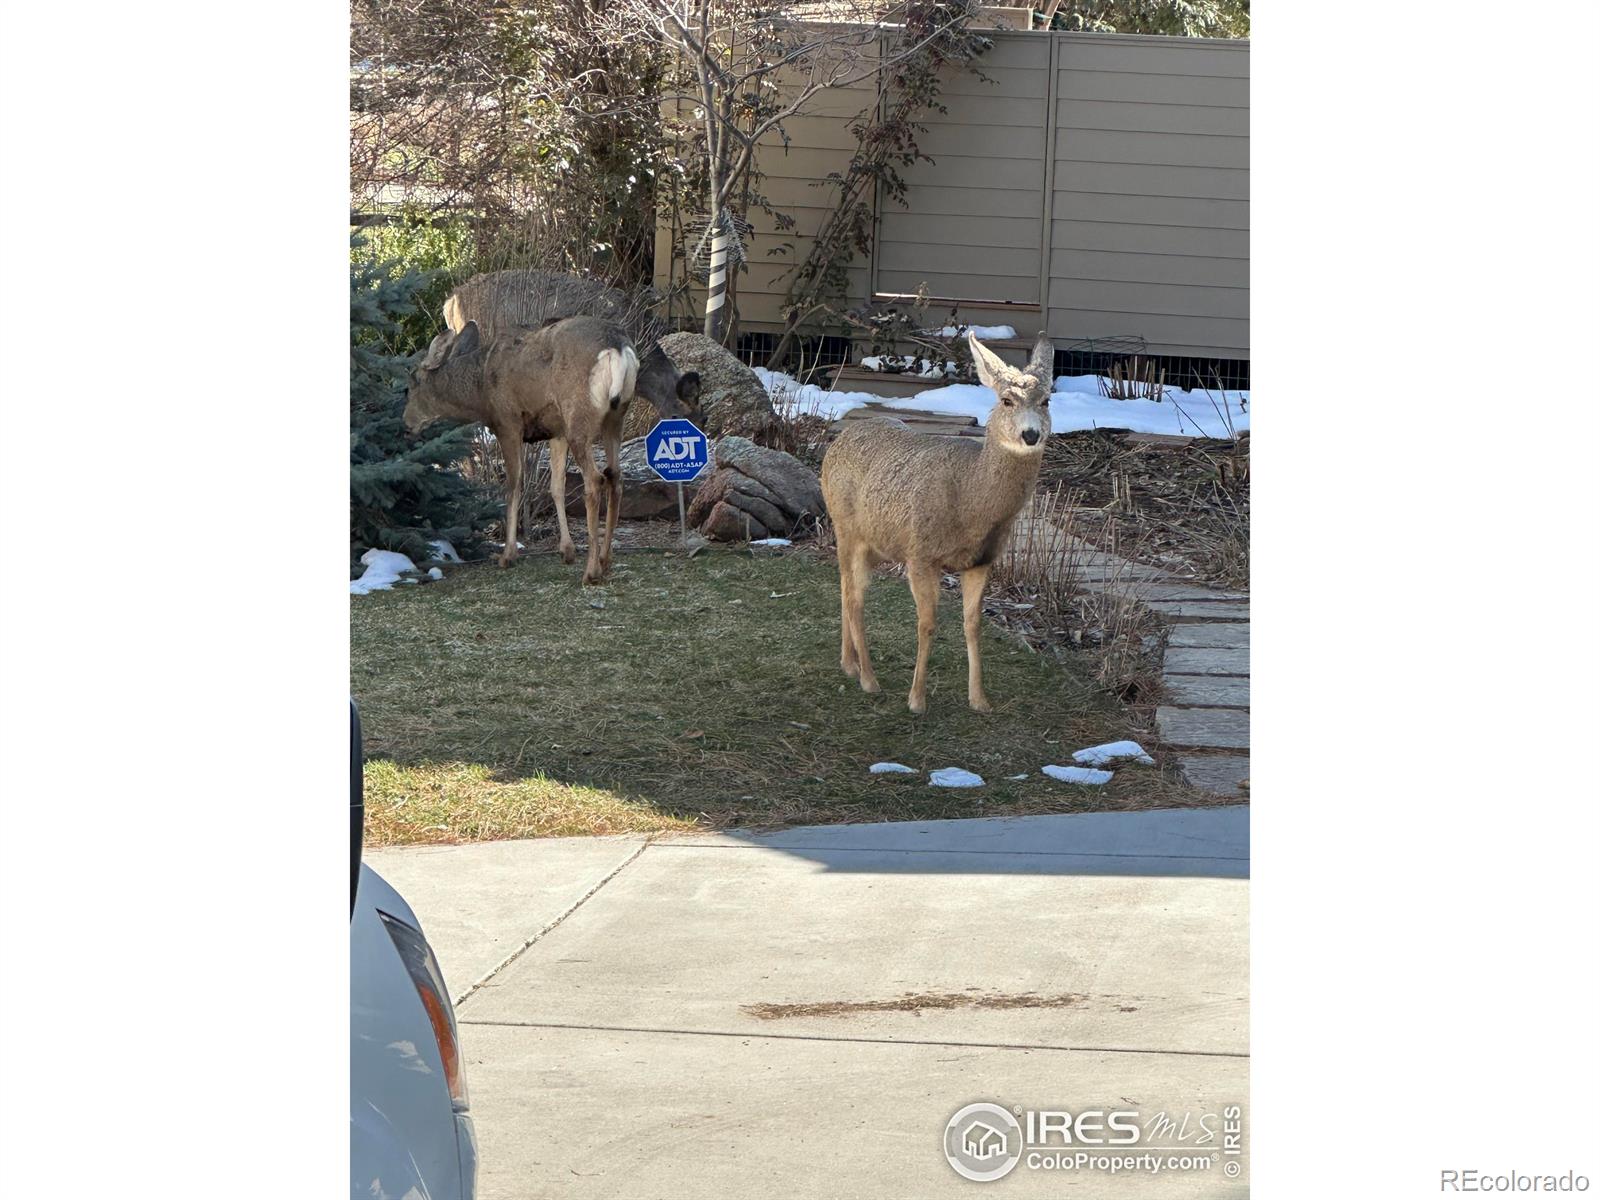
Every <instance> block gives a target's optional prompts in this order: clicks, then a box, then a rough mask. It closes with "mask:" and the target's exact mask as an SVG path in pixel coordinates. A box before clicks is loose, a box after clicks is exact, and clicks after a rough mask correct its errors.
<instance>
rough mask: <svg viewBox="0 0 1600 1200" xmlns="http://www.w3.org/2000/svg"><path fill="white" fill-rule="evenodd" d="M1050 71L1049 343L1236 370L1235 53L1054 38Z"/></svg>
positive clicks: (1243, 195)
mask: <svg viewBox="0 0 1600 1200" xmlns="http://www.w3.org/2000/svg"><path fill="white" fill-rule="evenodd" d="M1056 67H1057V71H1058V74H1057V80H1056V100H1055V122H1056V124H1055V136H1054V145H1053V147H1052V149H1053V151H1054V154H1055V165H1054V171H1053V175H1052V179H1051V197H1050V211H1051V223H1050V278H1049V286H1048V289H1047V294H1046V304H1047V312H1046V319H1047V322H1048V328H1049V330H1050V332H1051V335H1052V336H1053V337H1055V338H1056V339H1057V340H1058V342H1068V341H1075V340H1078V339H1082V338H1094V337H1112V336H1118V335H1138V336H1141V337H1143V338H1144V339H1145V340H1146V342H1147V343H1148V344H1149V347H1150V349H1151V351H1152V352H1153V353H1158V354H1183V355H1201V356H1205V355H1215V356H1217V357H1222V358H1248V357H1249V356H1250V337H1249V328H1250V325H1249V317H1250V290H1249V285H1250V233H1249V226H1250V205H1249V201H1250V171H1249V167H1250V111H1249V103H1250V81H1249V48H1248V45H1247V44H1229V43H1217V42H1184V41H1182V40H1178V39H1165V38H1163V39H1149V40H1145V39H1135V38H1094V37H1081V36H1070V37H1060V45H1059V46H1058V49H1057V58H1056Z"/></svg>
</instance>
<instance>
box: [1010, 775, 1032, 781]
mask: <svg viewBox="0 0 1600 1200" xmlns="http://www.w3.org/2000/svg"><path fill="white" fill-rule="evenodd" d="M1006 778H1007V779H1010V780H1013V781H1015V780H1018V779H1026V778H1027V775H1026V774H1023V775H1007V776H1006Z"/></svg>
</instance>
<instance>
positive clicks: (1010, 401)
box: [1000, 396, 1017, 408]
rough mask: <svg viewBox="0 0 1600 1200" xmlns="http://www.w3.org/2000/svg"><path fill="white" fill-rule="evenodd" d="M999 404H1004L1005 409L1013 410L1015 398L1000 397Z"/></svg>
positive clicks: (1015, 403) (1015, 402) (1015, 404)
mask: <svg viewBox="0 0 1600 1200" xmlns="http://www.w3.org/2000/svg"><path fill="white" fill-rule="evenodd" d="M1000 403H1001V404H1004V405H1005V406H1006V407H1007V408H1015V407H1016V406H1017V401H1016V398H1015V397H1012V396H1001V397H1000Z"/></svg>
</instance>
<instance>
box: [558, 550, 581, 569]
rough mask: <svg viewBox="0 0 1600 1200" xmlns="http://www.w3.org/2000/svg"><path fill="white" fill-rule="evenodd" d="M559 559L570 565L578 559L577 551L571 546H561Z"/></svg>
mask: <svg viewBox="0 0 1600 1200" xmlns="http://www.w3.org/2000/svg"><path fill="white" fill-rule="evenodd" d="M561 561H562V562H564V563H566V564H567V566H569V567H570V566H571V565H572V564H573V563H575V562H577V561H578V552H577V551H576V550H575V549H573V548H572V547H571V546H563V547H561Z"/></svg>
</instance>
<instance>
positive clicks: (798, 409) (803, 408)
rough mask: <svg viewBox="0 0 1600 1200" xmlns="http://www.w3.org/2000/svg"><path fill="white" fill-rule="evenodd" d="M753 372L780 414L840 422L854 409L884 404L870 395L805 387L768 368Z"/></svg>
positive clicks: (753, 368)
mask: <svg viewBox="0 0 1600 1200" xmlns="http://www.w3.org/2000/svg"><path fill="white" fill-rule="evenodd" d="M751 370H753V371H754V372H755V373H756V378H757V379H759V380H761V386H762V387H764V388H766V389H767V395H769V396H771V397H772V407H773V408H775V409H778V410H779V411H780V412H781V411H784V410H787V411H789V412H790V413H792V414H793V415H794V416H797V417H810V416H816V417H821V418H822V419H823V420H825V421H837V420H838V419H839V418H840V417H842V416H844V414H845V413H847V412H849V411H850V410H851V409H852V408H861V407H862V406H863V405H867V404H882V403H883V397H882V396H874V395H871V394H869V393H867V392H831V391H828V390H826V389H824V388H819V387H818V386H817V385H816V384H814V383H807V384H802V383H800V382H799V381H798V380H796V379H795V378H794V376H792V375H785V374H784V373H783V372H782V371H769V370H767V369H766V368H765V367H752V368H751Z"/></svg>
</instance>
